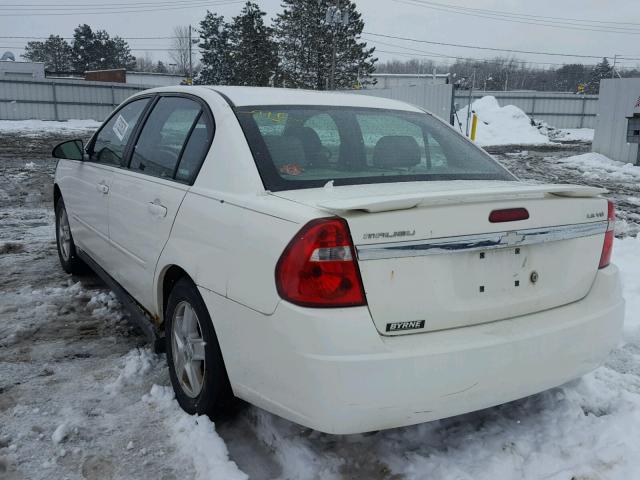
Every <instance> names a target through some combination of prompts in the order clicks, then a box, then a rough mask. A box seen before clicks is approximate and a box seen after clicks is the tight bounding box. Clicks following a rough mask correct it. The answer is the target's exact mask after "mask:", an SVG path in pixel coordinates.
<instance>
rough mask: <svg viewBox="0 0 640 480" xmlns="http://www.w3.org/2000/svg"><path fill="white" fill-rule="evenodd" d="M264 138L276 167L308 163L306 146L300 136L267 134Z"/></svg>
mask: <svg viewBox="0 0 640 480" xmlns="http://www.w3.org/2000/svg"><path fill="white" fill-rule="evenodd" d="M263 138H264V143H266V144H267V148H268V149H269V155H271V159H272V160H273V164H274V165H275V166H276V168H277V167H280V166H282V165H298V166H301V167H302V166H305V165H306V163H307V162H306V157H305V154H304V148H303V147H302V142H301V141H300V139H299V138H297V137H294V136H288V135H287V136H280V135H265V136H264V137H263Z"/></svg>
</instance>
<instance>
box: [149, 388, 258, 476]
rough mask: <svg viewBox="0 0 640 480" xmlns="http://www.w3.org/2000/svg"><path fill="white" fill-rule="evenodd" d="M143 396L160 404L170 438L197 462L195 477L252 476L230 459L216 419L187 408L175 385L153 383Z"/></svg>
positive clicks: (160, 412) (151, 403)
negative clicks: (182, 406) (177, 397)
mask: <svg viewBox="0 0 640 480" xmlns="http://www.w3.org/2000/svg"><path fill="white" fill-rule="evenodd" d="M142 400H143V402H146V403H148V404H150V405H153V406H155V407H156V413H157V415H158V418H164V419H165V423H166V425H167V427H168V430H169V432H168V438H170V439H171V441H172V443H175V444H176V445H177V447H178V450H179V451H180V454H181V456H183V457H186V458H188V459H190V460H191V461H192V462H193V466H194V468H195V477H193V478H195V480H205V479H213V478H221V479H222V478H224V479H225V480H236V479H238V480H246V479H247V478H248V477H247V475H245V474H244V473H242V472H241V471H240V470H239V469H238V466H237V465H236V464H235V463H234V462H233V461H231V460H229V452H228V450H227V446H226V445H225V443H224V441H223V440H222V439H221V438H220V436H219V435H218V434H217V433H216V429H215V425H214V424H213V422H212V421H211V420H209V419H208V418H207V417H204V416H203V417H199V416H197V415H188V414H186V413H185V412H183V411H182V410H181V409H180V407H179V406H178V402H176V401H175V400H174V396H173V390H172V389H171V387H162V386H159V385H153V387H151V391H150V392H149V394H147V395H145V396H143V397H142Z"/></svg>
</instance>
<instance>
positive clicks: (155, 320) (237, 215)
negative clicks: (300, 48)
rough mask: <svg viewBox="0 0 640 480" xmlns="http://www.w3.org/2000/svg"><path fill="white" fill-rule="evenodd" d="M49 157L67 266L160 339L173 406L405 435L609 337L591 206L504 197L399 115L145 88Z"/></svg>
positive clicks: (423, 121) (600, 356)
mask: <svg viewBox="0 0 640 480" xmlns="http://www.w3.org/2000/svg"><path fill="white" fill-rule="evenodd" d="M53 155H54V156H55V157H57V158H59V159H60V161H59V162H58V166H57V170H56V175H55V185H54V199H55V210H56V227H57V228H56V232H57V243H58V252H59V257H60V262H61V264H62V267H63V268H64V269H65V270H66V271H67V272H70V273H72V272H75V271H77V270H78V269H79V268H81V267H82V266H84V265H89V266H90V267H91V268H92V269H93V270H95V271H96V272H97V273H98V274H99V275H100V276H101V277H102V278H103V279H104V280H105V281H106V282H107V284H108V285H109V286H111V288H113V289H114V290H115V291H116V293H118V294H119V296H120V298H121V299H122V301H123V303H124V305H125V306H126V307H127V308H128V309H129V311H130V312H131V315H132V317H133V319H134V320H137V321H138V322H139V324H140V325H141V326H142V327H143V328H144V329H145V331H146V332H147V333H148V334H149V336H150V337H152V338H154V339H155V343H156V346H158V347H159V348H162V346H163V345H165V346H166V353H167V361H168V364H169V370H170V376H171V381H172V384H173V387H174V389H175V393H176V398H177V400H178V402H179V403H180V405H181V406H182V407H183V408H184V410H186V411H187V412H189V413H198V414H211V415H214V414H216V413H218V412H220V411H221V407H223V406H224V404H225V402H228V401H230V400H232V399H233V398H234V396H235V397H240V398H242V399H244V400H246V401H248V402H250V403H252V404H254V405H257V406H259V407H261V408H264V409H266V410H268V411H270V412H273V413H275V414H278V415H281V416H283V417H285V418H288V419H290V420H293V421H295V422H298V423H300V424H302V425H305V426H308V427H311V428H314V429H317V430H320V431H323V432H329V433H338V434H345V433H356V432H366V431H371V430H378V429H385V428H391V427H398V426H402V425H409V424H415V423H419V422H425V421H429V420H433V419H438V418H443V417H448V416H452V415H458V414H461V413H465V412H469V411H473V410H477V409H481V408H485V407H489V406H492V405H496V404H500V403H504V402H508V401H510V400H514V399H517V398H521V397H524V396H527V395H531V394H534V393H536V392H540V391H543V390H545V389H548V388H551V387H554V386H557V385H560V384H562V383H564V382H567V381H568V380H571V379H574V378H576V377H579V376H581V375H583V374H585V373H586V372H589V371H590V370H592V369H594V368H596V367H597V366H598V365H600V364H601V363H602V362H603V360H604V359H605V358H606V357H607V354H608V353H609V351H610V350H611V349H612V348H613V347H614V346H615V344H616V342H617V340H618V338H619V335H620V331H621V327H622V321H623V313H624V300H623V299H622V297H621V289H620V282H619V277H618V270H617V268H616V267H615V266H614V265H612V264H610V256H611V249H612V243H613V224H614V220H615V213H614V208H613V205H612V204H611V203H610V202H608V201H607V200H606V199H605V198H603V197H602V196H601V194H602V193H603V191H602V190H599V189H596V188H590V187H580V186H573V185H531V184H526V183H523V182H520V181H519V180H518V179H517V178H515V177H514V176H513V175H512V174H511V173H509V172H508V171H506V170H505V169H504V168H503V167H501V166H500V165H499V164H498V163H496V162H495V161H494V160H493V159H492V158H491V157H490V156H489V155H487V154H486V153H485V152H484V151H483V150H481V149H480V148H477V147H476V146H474V145H473V144H472V143H471V142H469V141H468V140H467V139H465V138H464V137H463V136H461V135H460V134H458V133H457V132H456V131H455V130H454V129H452V128H451V127H450V126H449V125H447V124H445V123H443V122H441V121H440V120H438V119H437V118H435V117H434V116H433V115H431V114H429V113H426V112H424V111H422V110H421V109H419V108H417V107H414V106H411V105H408V104H405V103H402V102H397V101H393V100H388V99H382V98H374V97H370V96H362V95H348V94H341V93H318V92H308V91H300V90H283V89H265V88H247V87H172V88H159V89H153V90H148V91H145V92H141V93H140V94H137V95H135V96H133V97H131V98H129V99H128V100H127V101H125V102H124V103H123V104H122V105H121V106H119V107H118V108H117V109H116V111H115V112H114V113H113V114H112V115H111V116H109V118H107V120H106V121H105V122H104V124H103V125H102V127H101V128H100V129H99V130H98V131H97V132H96V133H95V134H94V135H93V137H92V138H91V140H90V141H89V142H88V144H87V145H86V146H85V145H83V143H82V141H80V140H75V141H70V142H65V143H62V144H60V145H58V146H57V147H56V148H55V150H54V152H53Z"/></svg>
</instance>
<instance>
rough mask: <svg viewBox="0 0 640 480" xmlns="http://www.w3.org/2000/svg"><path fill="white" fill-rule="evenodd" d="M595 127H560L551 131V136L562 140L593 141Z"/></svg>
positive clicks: (555, 139)
mask: <svg viewBox="0 0 640 480" xmlns="http://www.w3.org/2000/svg"><path fill="white" fill-rule="evenodd" d="M594 134H595V130H594V129H593V128H559V129H554V130H553V131H551V132H549V138H550V139H551V140H554V141H562V142H593V136H594Z"/></svg>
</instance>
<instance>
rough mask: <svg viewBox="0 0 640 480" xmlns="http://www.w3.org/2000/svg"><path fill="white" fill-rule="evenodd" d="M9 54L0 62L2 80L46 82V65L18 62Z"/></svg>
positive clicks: (0, 77)
mask: <svg viewBox="0 0 640 480" xmlns="http://www.w3.org/2000/svg"><path fill="white" fill-rule="evenodd" d="M9 54H10V52H7V53H6V54H5V55H3V56H2V58H7V60H0V79H2V80H44V63H41V62H16V61H14V60H10V59H11V58H14V57H13V55H9Z"/></svg>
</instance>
